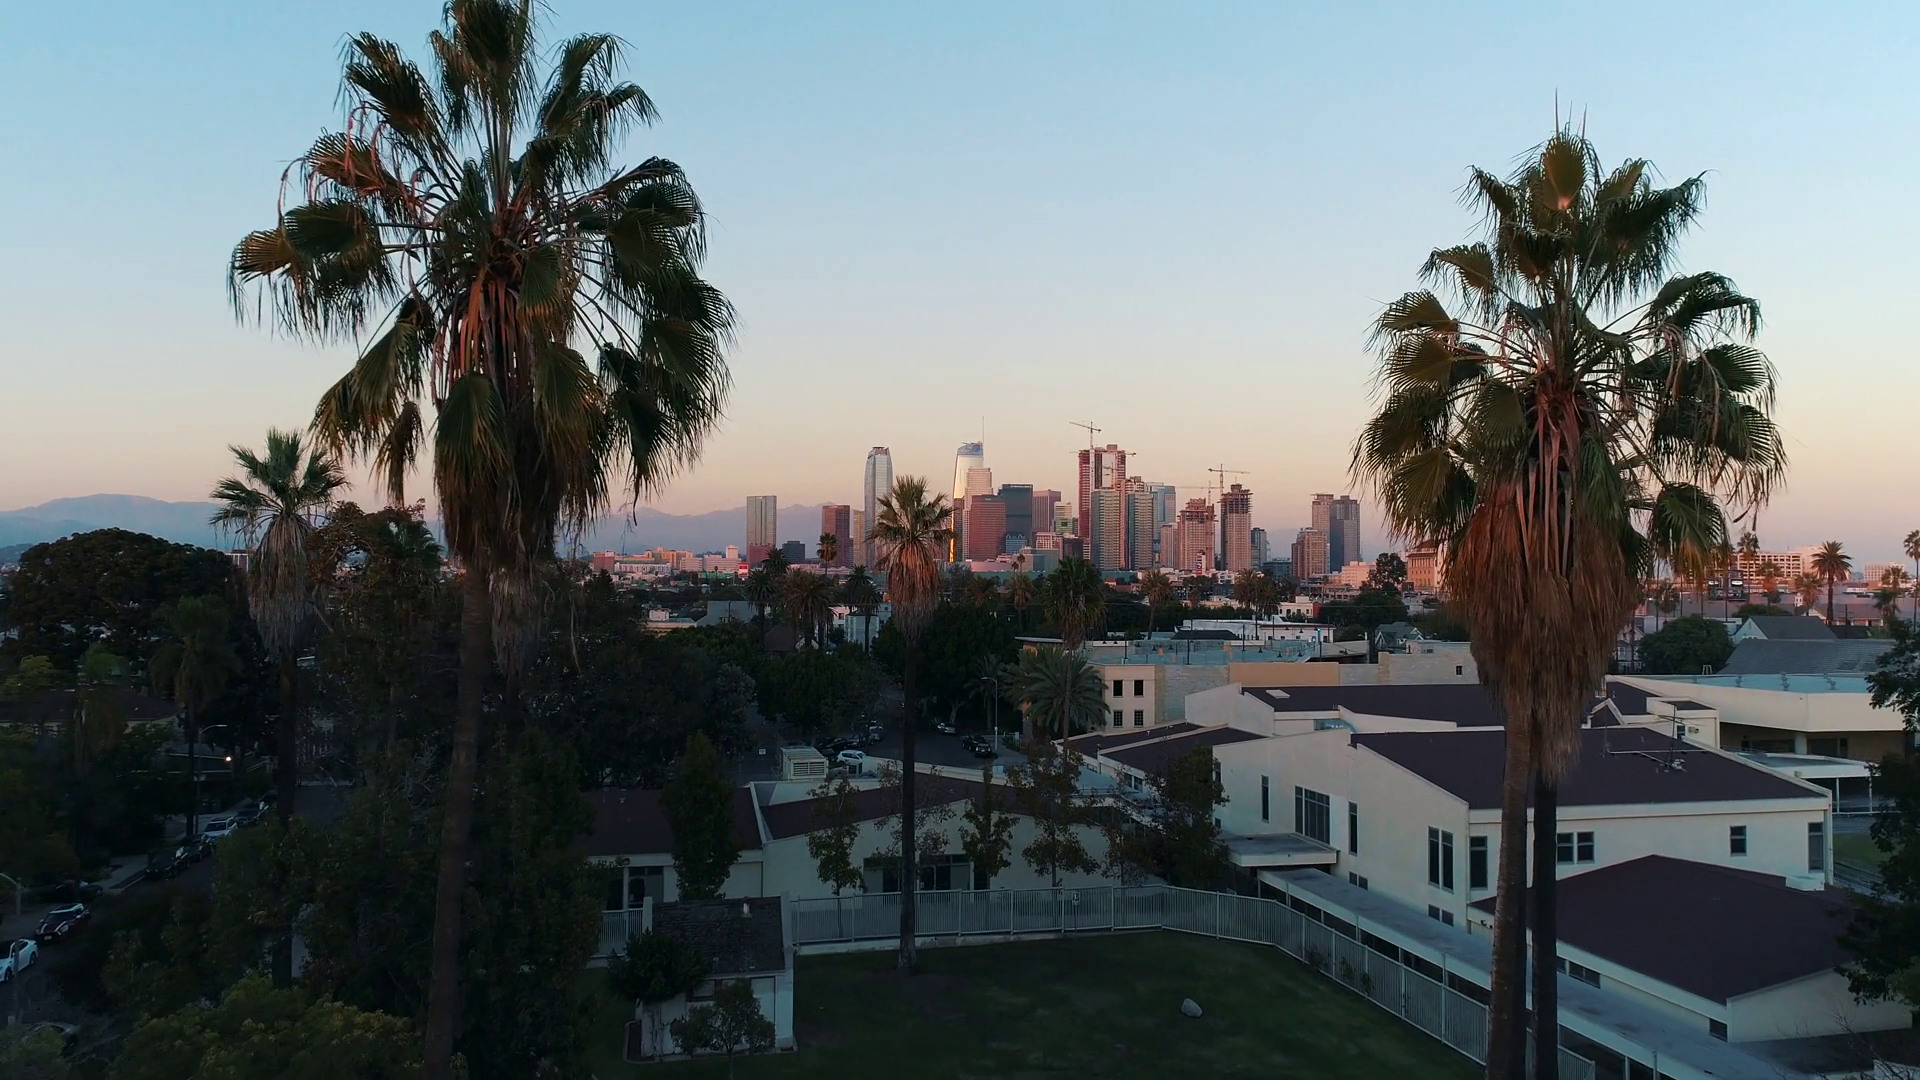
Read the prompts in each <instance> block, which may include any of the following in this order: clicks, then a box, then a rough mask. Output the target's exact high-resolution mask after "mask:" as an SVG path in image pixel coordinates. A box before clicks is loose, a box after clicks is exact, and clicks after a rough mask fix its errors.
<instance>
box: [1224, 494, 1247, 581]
mask: <svg viewBox="0 0 1920 1080" xmlns="http://www.w3.org/2000/svg"><path fill="white" fill-rule="evenodd" d="M1253 566H1254V562H1253V492H1251V491H1249V490H1247V489H1246V488H1244V487H1241V486H1240V485H1239V484H1235V485H1233V486H1232V487H1230V488H1228V489H1227V490H1225V491H1223V492H1221V493H1220V569H1222V570H1226V571H1228V572H1230V573H1236V574H1237V573H1239V572H1240V571H1242V570H1251V569H1253Z"/></svg>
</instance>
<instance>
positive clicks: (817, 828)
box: [807, 776, 866, 896]
mask: <svg viewBox="0 0 1920 1080" xmlns="http://www.w3.org/2000/svg"><path fill="white" fill-rule="evenodd" d="M807 794H808V795H809V796H810V797H811V798H812V799H813V829H812V831H810V832H808V833H807V855H808V856H809V857H811V858H812V859H813V865H814V868H815V871H816V873H817V874H818V876H819V878H820V882H821V884H823V885H826V886H827V887H828V888H830V889H832V890H833V895H835V896H839V895H840V893H841V892H842V891H843V890H845V889H865V888H866V875H865V874H863V873H861V870H860V867H859V866H858V865H856V864H855V863H854V861H853V851H854V845H856V844H858V843H859V842H860V814H859V799H860V789H859V787H858V786H856V785H855V784H854V782H853V781H852V780H850V779H848V778H847V777H845V776H839V777H835V778H833V779H831V780H823V781H821V782H820V783H819V785H817V786H816V787H814V789H813V790H812V791H809V792H808V793H807Z"/></svg>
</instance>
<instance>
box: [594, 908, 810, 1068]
mask: <svg viewBox="0 0 1920 1080" xmlns="http://www.w3.org/2000/svg"><path fill="white" fill-rule="evenodd" d="M640 921H641V927H640V928H641V929H643V930H646V929H651V930H655V931H658V932H659V933H661V934H664V935H666V936H668V937H672V938H675V939H677V940H679V941H682V942H684V943H685V944H687V945H689V946H692V947H693V948H694V949H696V950H698V952H699V955H700V956H702V957H704V958H706V959H707V961H708V963H709V968H708V971H707V979H706V980H705V981H704V982H702V983H701V984H700V985H699V986H697V987H695V988H694V990H693V993H691V994H686V995H682V996H680V997H677V998H674V999H673V1000H672V1001H668V1002H665V1003H663V1004H662V1005H661V1006H660V1008H659V1010H658V1011H657V1012H649V1010H648V1009H646V1008H645V1007H644V1006H641V1005H635V1007H634V1018H633V1020H632V1021H631V1022H630V1024H629V1027H628V1032H627V1034H628V1037H627V1042H626V1052H625V1055H624V1056H625V1058H626V1060H628V1061H641V1060H644V1059H647V1058H654V1057H659V1056H661V1055H673V1054H681V1053H685V1052H686V1051H685V1050H684V1049H683V1048H682V1047H681V1046H680V1044H679V1043H678V1041H676V1040H675V1039H674V1037H673V1031H672V1025H673V1022H674V1021H675V1020H678V1019H680V1018H682V1017H684V1016H686V1015H687V1013H688V1012H690V1011H692V1010H693V1009H696V1008H698V1007H700V1006H701V1005H702V1004H703V1003H706V1002H710V1001H712V1000H713V994H714V990H715V989H716V988H717V987H718V986H719V985H720V984H723V983H731V982H742V981H744V982H747V983H748V984H750V985H751V986H752V988H753V996H754V1000H755V1001H756V1002H757V1003H758V1004H759V1006H760V1012H761V1013H762V1014H764V1015H765V1016H766V1018H767V1019H768V1020H770V1021H772V1023H773V1046H774V1049H776V1050H791V1049H793V933H792V927H791V925H790V919H789V916H788V913H787V905H786V901H785V900H784V899H782V898H781V897H778V896H769V897H755V898H752V899H748V900H688V901H681V902H679V903H673V904H654V903H652V902H649V903H648V904H647V906H646V907H645V908H644V909H643V910H642V912H641V920H640Z"/></svg>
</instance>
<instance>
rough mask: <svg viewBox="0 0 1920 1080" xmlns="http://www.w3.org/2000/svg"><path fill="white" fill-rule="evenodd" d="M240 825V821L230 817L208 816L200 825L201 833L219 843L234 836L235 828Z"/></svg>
mask: <svg viewBox="0 0 1920 1080" xmlns="http://www.w3.org/2000/svg"><path fill="white" fill-rule="evenodd" d="M239 827H240V824H239V822H237V821H235V820H234V819H233V818H230V817H217V818H208V819H207V820H206V821H205V822H203V823H202V824H201V826H200V835H201V836H203V837H205V838H206V839H207V840H209V841H211V842H212V843H215V844H217V843H219V842H220V841H222V840H225V839H226V838H227V837H229V836H232V835H233V830H235V829H237V828H239Z"/></svg>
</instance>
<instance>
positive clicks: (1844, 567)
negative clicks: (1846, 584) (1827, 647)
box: [1813, 540, 1853, 626]
mask: <svg viewBox="0 0 1920 1080" xmlns="http://www.w3.org/2000/svg"><path fill="white" fill-rule="evenodd" d="M1813 572H1814V574H1815V575H1817V576H1818V577H1819V578H1820V580H1821V581H1822V582H1824V583H1825V584H1826V586H1827V625H1828V626H1832V625H1833V587H1834V585H1835V584H1837V583H1839V582H1842V581H1845V580H1847V579H1848V578H1850V577H1852V576H1853V556H1851V555H1848V554H1847V553H1846V550H1845V547H1844V545H1842V544H1841V543H1840V541H1838V540H1829V541H1827V542H1826V543H1824V544H1821V545H1820V550H1818V551H1816V552H1814V553H1813Z"/></svg>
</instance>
